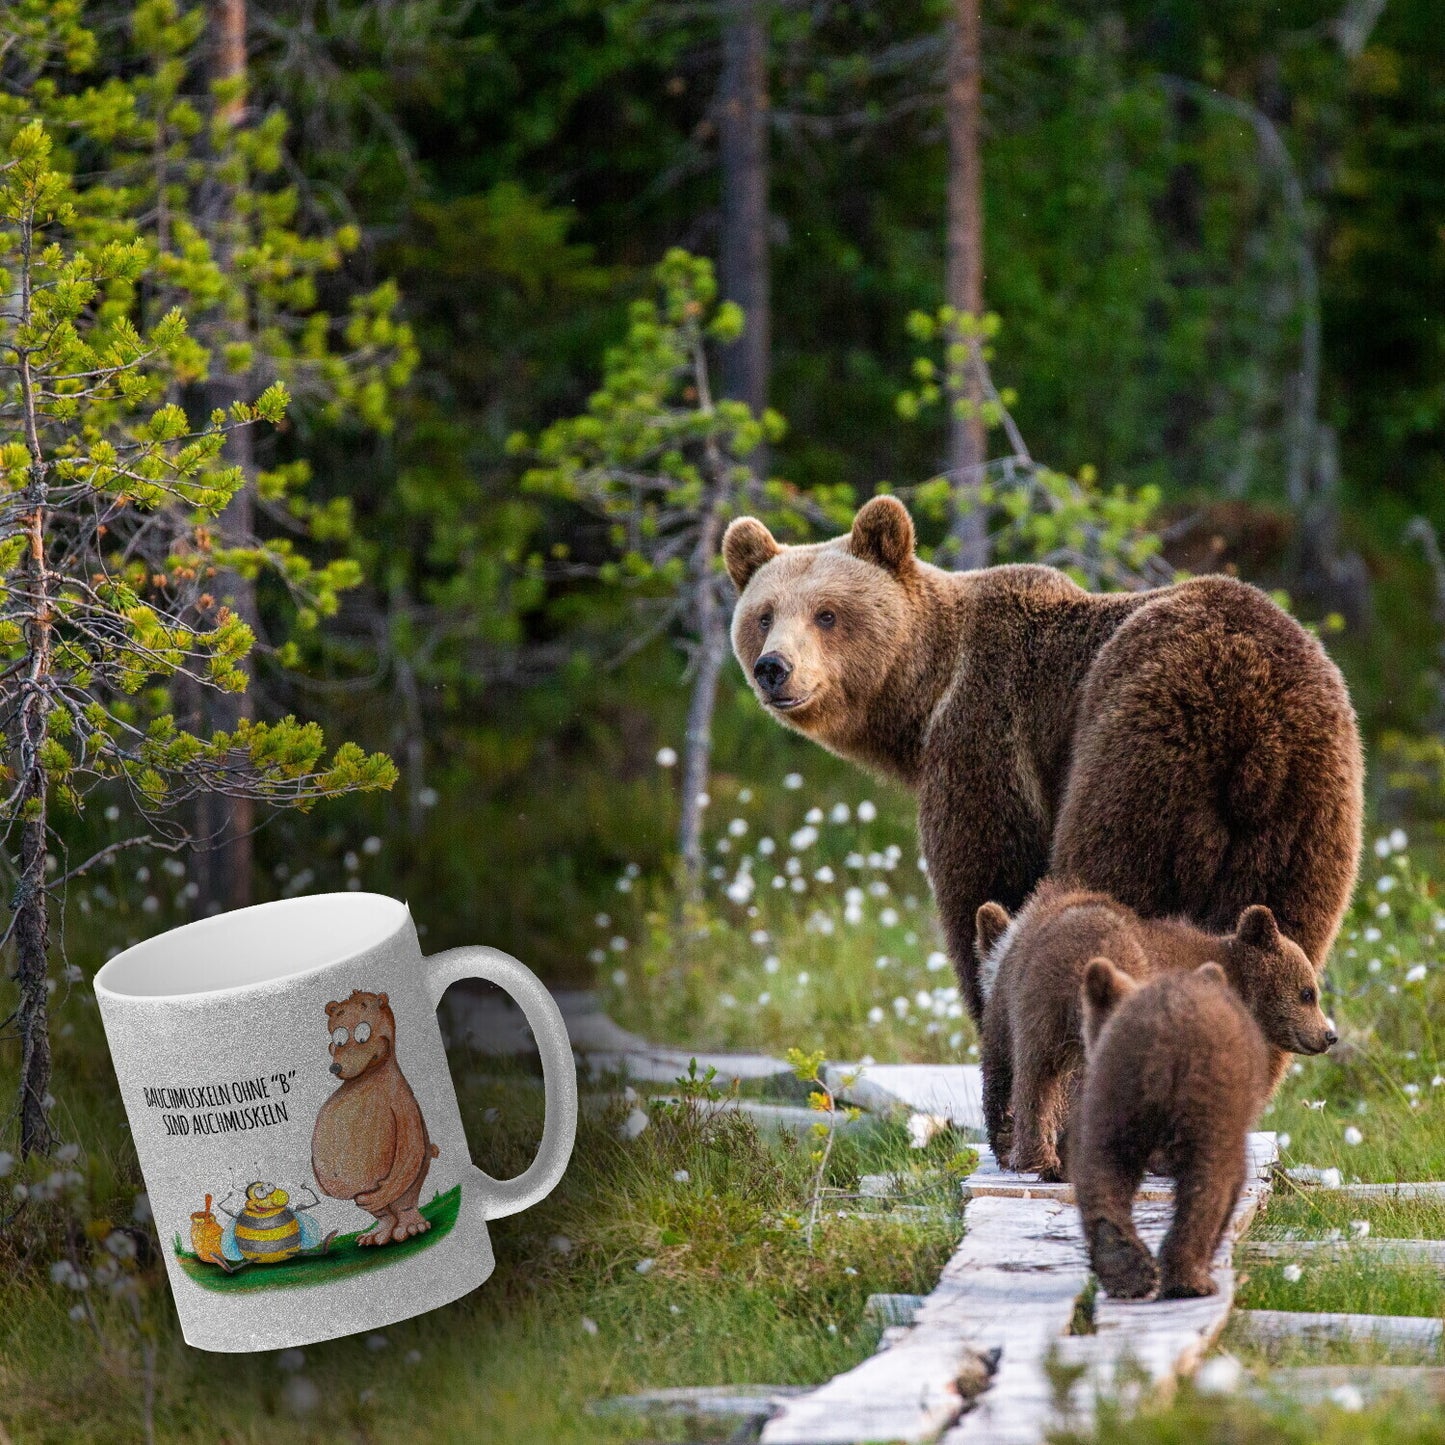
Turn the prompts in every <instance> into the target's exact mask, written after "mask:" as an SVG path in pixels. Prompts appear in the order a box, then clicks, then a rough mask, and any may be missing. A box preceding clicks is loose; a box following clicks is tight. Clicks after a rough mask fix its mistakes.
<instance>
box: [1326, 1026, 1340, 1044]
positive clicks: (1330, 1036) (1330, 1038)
mask: <svg viewBox="0 0 1445 1445" xmlns="http://www.w3.org/2000/svg"><path fill="white" fill-rule="evenodd" d="M1339 1041H1340V1036H1339V1035H1338V1034H1337V1033H1336V1032H1335V1031H1334V1030H1333V1029H1326V1030H1325V1047H1326V1048H1327V1049H1332V1048H1334V1046H1335V1045H1336V1044H1337V1043H1339Z"/></svg>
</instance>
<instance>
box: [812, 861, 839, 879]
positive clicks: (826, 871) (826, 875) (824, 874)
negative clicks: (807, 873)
mask: <svg viewBox="0 0 1445 1445" xmlns="http://www.w3.org/2000/svg"><path fill="white" fill-rule="evenodd" d="M836 878H837V875H836V874H835V873H834V872H833V870H832V869H831V868H830V867H828V865H827V864H826V863H825V864H824V865H823V866H822V867H821V868H819V869H818V871H817V872H816V873H814V874H813V882H814V883H832V882H835V881H836Z"/></svg>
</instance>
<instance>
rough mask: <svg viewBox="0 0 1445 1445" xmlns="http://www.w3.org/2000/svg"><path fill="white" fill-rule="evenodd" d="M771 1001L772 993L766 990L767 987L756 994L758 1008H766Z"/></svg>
mask: <svg viewBox="0 0 1445 1445" xmlns="http://www.w3.org/2000/svg"><path fill="white" fill-rule="evenodd" d="M772 1001H773V995H772V993H771V991H770V990H768V989H764V990H763V991H762V992H761V993H760V994H759V995H758V1007H759V1008H767V1006H768V1005H769V1004H770V1003H772Z"/></svg>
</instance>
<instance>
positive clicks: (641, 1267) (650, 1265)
mask: <svg viewBox="0 0 1445 1445" xmlns="http://www.w3.org/2000/svg"><path fill="white" fill-rule="evenodd" d="M656 1264H657V1261H656V1260H655V1259H639V1260H638V1261H637V1263H636V1264H634V1265H633V1266H632V1267H633V1269H635V1270H636V1271H637V1272H638V1274H651V1273H652V1271H653V1269H654V1267H655V1266H656Z"/></svg>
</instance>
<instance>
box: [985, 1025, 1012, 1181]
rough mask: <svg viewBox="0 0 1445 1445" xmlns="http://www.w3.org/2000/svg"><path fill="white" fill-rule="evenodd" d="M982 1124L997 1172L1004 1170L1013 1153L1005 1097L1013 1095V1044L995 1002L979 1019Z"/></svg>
mask: <svg viewBox="0 0 1445 1445" xmlns="http://www.w3.org/2000/svg"><path fill="white" fill-rule="evenodd" d="M982 1063H983V1122H984V1129H985V1131H986V1132H987V1134H988V1147H989V1148H990V1149H992V1150H993V1157H994V1159H995V1160H996V1161H997V1162H998V1166H999V1168H1000V1169H1005V1168H1007V1167H1008V1160H1009V1155H1010V1153H1011V1152H1012V1150H1013V1130H1012V1128H1011V1127H1010V1124H1009V1112H1008V1111H1009V1097H1010V1095H1011V1094H1012V1092H1013V1042H1012V1039H1011V1038H1010V1036H1009V1026H1008V1010H1007V1008H1006V1007H1005V1004H1004V1001H1003V1000H1002V999H999V1000H997V1001H996V1002H995V1004H994V1006H993V1007H992V1008H991V1009H989V1010H988V1012H987V1013H986V1014H985V1015H984V1020H983V1059H982Z"/></svg>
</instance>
